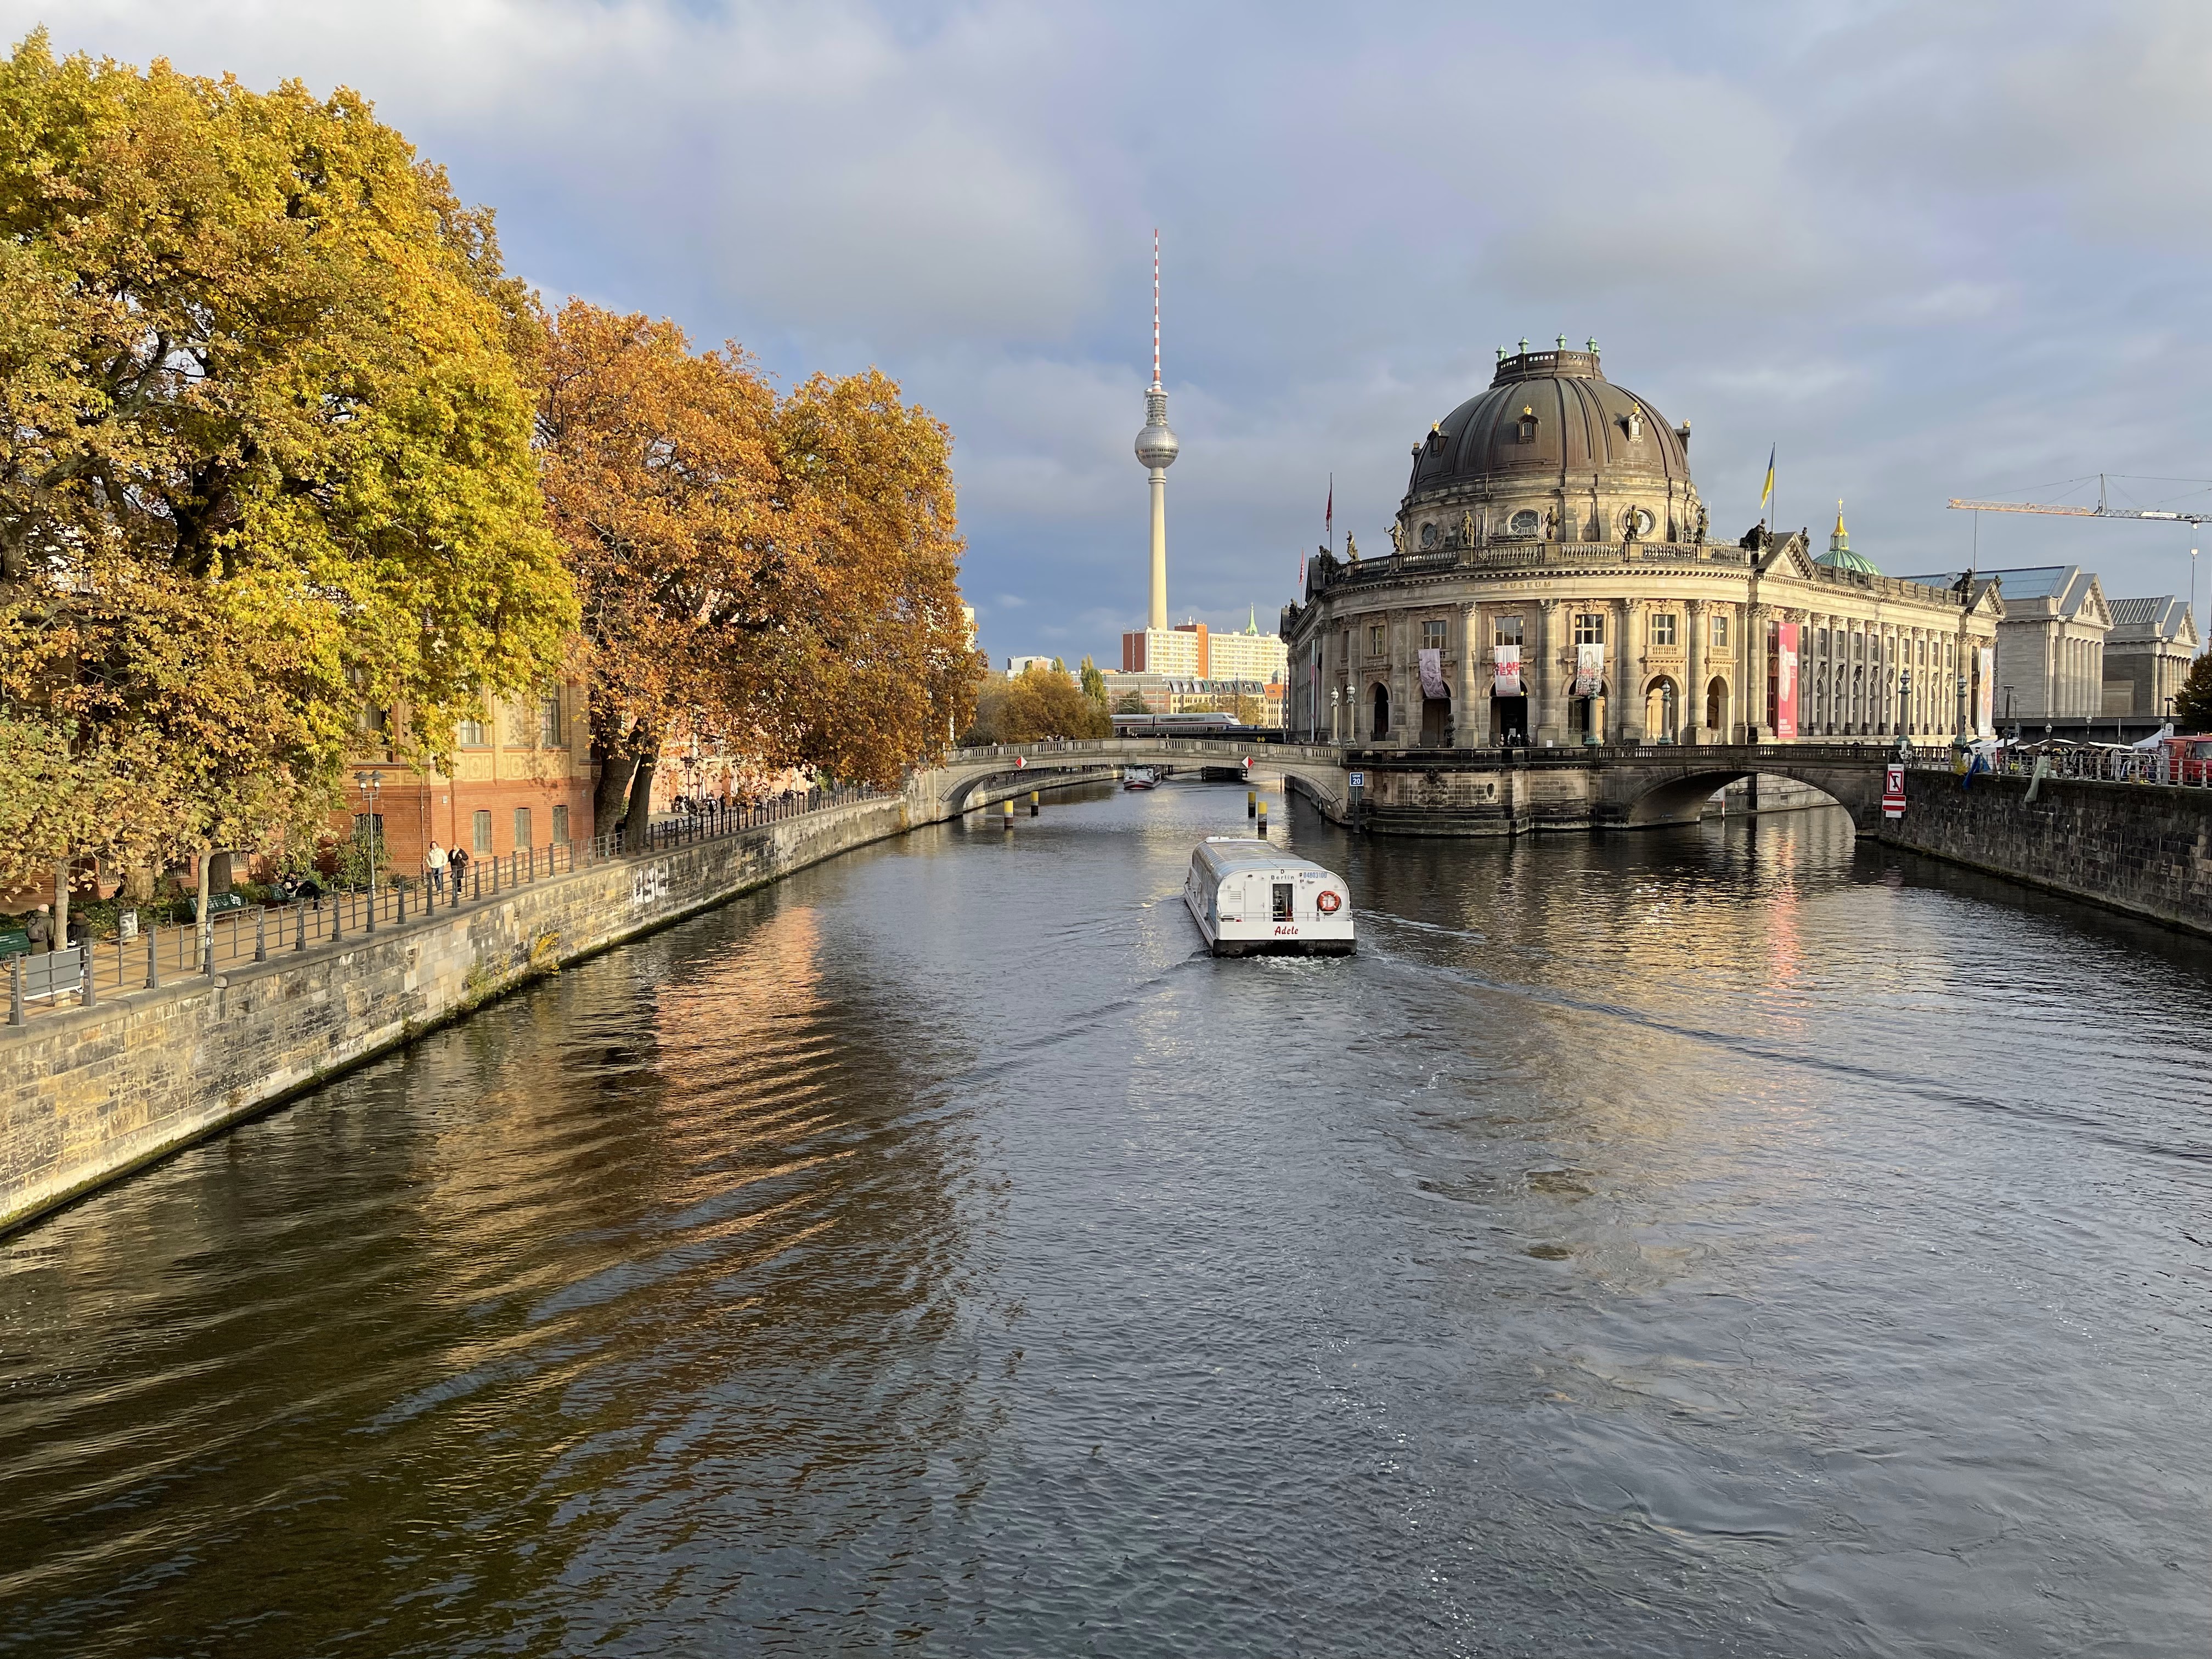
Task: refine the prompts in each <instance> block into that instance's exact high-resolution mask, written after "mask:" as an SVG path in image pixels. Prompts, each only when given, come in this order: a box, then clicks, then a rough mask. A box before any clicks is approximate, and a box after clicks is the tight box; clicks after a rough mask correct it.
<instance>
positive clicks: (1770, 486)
mask: <svg viewBox="0 0 2212 1659" xmlns="http://www.w3.org/2000/svg"><path fill="white" fill-rule="evenodd" d="M1777 447H1779V446H1777ZM1773 499H1774V450H1773V449H1769V450H1768V451H1767V452H1766V484H1765V488H1764V489H1761V490H1760V491H1759V516H1760V517H1761V518H1765V516H1766V504H1767V502H1769V501H1771V500H1773Z"/></svg>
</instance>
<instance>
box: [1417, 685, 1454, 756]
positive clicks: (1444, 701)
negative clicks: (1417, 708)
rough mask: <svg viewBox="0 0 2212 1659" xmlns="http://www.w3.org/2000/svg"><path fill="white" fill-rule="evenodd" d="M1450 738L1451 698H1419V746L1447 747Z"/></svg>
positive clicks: (1431, 747) (1449, 743)
mask: <svg viewBox="0 0 2212 1659" xmlns="http://www.w3.org/2000/svg"><path fill="white" fill-rule="evenodd" d="M1451 740H1452V706H1451V699H1450V698H1449V697H1448V696H1446V697H1423V698H1422V699H1421V747H1422V748H1424V749H1449V747H1450V746H1451Z"/></svg>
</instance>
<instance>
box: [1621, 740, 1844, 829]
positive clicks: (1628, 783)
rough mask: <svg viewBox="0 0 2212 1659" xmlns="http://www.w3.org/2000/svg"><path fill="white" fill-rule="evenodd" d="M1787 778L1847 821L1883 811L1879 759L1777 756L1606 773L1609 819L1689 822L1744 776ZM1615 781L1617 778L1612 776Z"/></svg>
mask: <svg viewBox="0 0 2212 1659" xmlns="http://www.w3.org/2000/svg"><path fill="white" fill-rule="evenodd" d="M1751 777H1771V778H1787V779H1789V780H1790V781H1792V782H1793V783H1802V784H1807V785H1809V786H1810V787H1813V788H1814V789H1817V790H1819V791H1820V793H1822V794H1824V795H1826V796H1827V797H1828V799H1831V800H1832V801H1833V802H1834V803H1835V804H1836V805H1838V806H1840V807H1842V808H1843V809H1844V811H1846V812H1848V813H1850V817H1851V826H1852V828H1853V829H1858V830H1870V829H1873V828H1874V827H1875V825H1876V824H1877V823H1879V822H1880V819H1881V764H1880V762H1879V759H1878V758H1877V759H1875V760H1874V761H1872V762H1869V761H1861V760H1857V759H1854V760H1853V761H1851V762H1844V763H1825V764H1824V763H1817V762H1815V763H1792V762H1790V761H1788V760H1784V759H1778V758H1769V757H1759V758H1758V759H1755V760H1753V759H1746V760H1742V761H1729V762H1715V761H1705V762H1699V761H1690V762H1686V763H1684V764H1683V765H1682V766H1680V767H1679V768H1667V769H1644V770H1643V771H1641V772H1640V773H1638V774H1627V773H1625V772H1623V773H1617V774H1615V775H1614V776H1613V777H1612V778H1608V780H1607V782H1608V786H1609V787H1608V788H1607V794H1608V795H1609V796H1610V797H1612V799H1611V801H1610V803H1609V804H1610V805H1612V807H1613V811H1614V813H1616V814H1617V815H1618V816H1616V817H1614V818H1613V821H1614V822H1615V823H1620V824H1621V825H1622V826H1623V827H1625V828H1627V829H1650V828H1655V827H1656V826H1658V825H1661V824H1669V823H1695V822H1696V821H1697V820H1698V818H1699V817H1700V816H1701V815H1702V814H1703V812H1704V810H1705V803H1706V802H1707V801H1708V800H1710V799H1712V797H1713V796H1714V795H1715V794H1716V793H1718V792H1719V791H1720V790H1723V789H1725V788H1726V787H1728V786H1729V785H1730V784H1732V783H1735V782H1737V781H1740V780H1741V779H1744V778H1751ZM1616 779H1617V780H1618V781H1615V780H1616Z"/></svg>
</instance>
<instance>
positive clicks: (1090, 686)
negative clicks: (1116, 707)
mask: <svg viewBox="0 0 2212 1659" xmlns="http://www.w3.org/2000/svg"><path fill="white" fill-rule="evenodd" d="M1081 678H1082V683H1083V695H1084V696H1086V697H1088V698H1090V699H1091V702H1095V703H1097V705H1098V706H1099V707H1100V708H1104V707H1105V706H1106V677H1105V675H1103V674H1102V673H1100V672H1099V671H1098V665H1097V663H1095V662H1093V661H1091V659H1090V658H1088V657H1085V659H1083V668H1082V675H1081Z"/></svg>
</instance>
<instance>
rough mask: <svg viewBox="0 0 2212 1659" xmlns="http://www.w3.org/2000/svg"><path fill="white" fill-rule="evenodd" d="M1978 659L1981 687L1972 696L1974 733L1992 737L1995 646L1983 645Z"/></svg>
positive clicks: (1995, 675)
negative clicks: (1980, 670) (1980, 671)
mask: <svg viewBox="0 0 2212 1659" xmlns="http://www.w3.org/2000/svg"><path fill="white" fill-rule="evenodd" d="M1978 660H1979V662H1980V664H1981V669H1982V677H1981V678H1982V689H1981V690H1979V691H1978V692H1977V693H1976V694H1975V696H1974V735H1975V736H1976V737H1978V738H1994V737H1995V736H1996V734H1997V728H1996V690H1997V686H1996V679H1997V653H1996V647H1994V646H1988V645H1985V646H1984V647H1982V648H1981V651H1980V653H1979V654H1978Z"/></svg>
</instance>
